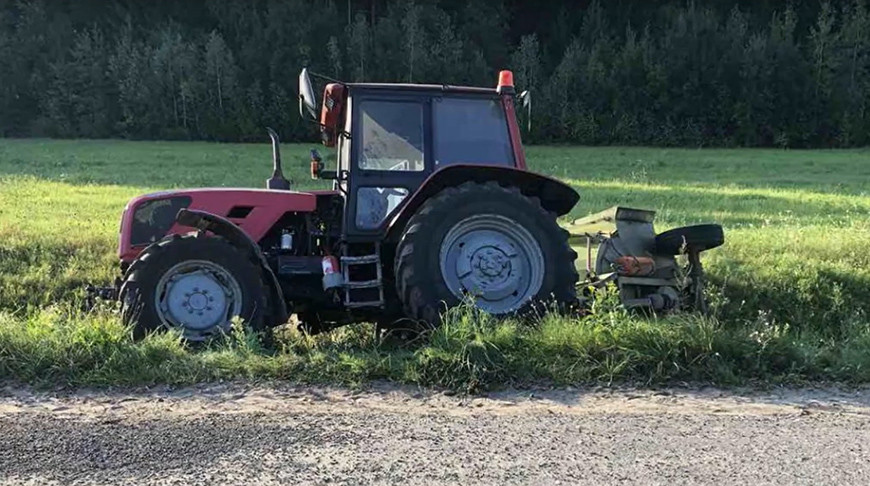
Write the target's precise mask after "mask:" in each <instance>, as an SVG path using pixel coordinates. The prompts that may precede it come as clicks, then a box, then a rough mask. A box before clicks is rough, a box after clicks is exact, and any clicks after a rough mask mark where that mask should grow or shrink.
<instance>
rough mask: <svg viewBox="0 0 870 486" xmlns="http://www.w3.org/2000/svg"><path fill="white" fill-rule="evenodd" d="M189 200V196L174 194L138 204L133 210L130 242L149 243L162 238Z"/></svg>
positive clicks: (137, 244) (136, 244)
mask: <svg viewBox="0 0 870 486" xmlns="http://www.w3.org/2000/svg"><path fill="white" fill-rule="evenodd" d="M190 201H191V199H190V197H189V196H176V197H170V198H166V199H154V200H151V201H145V202H144V203H142V204H140V205H139V206H138V207H136V209H135V210H134V212H133V227H132V228H131V231H130V244H131V245H133V246H141V245H149V244H151V243H154V242H155V241H158V240H160V239H161V238H163V236H164V235H166V232H167V231H169V228H172V225H173V224H174V223H175V215H176V214H178V211H179V210H181V209H184V208H186V207H188V206H190Z"/></svg>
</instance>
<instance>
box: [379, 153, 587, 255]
mask: <svg viewBox="0 0 870 486" xmlns="http://www.w3.org/2000/svg"><path fill="white" fill-rule="evenodd" d="M468 181H473V182H481V183H483V182H489V181H495V182H497V183H499V184H501V185H504V186H514V187H517V188H518V189H519V190H520V191H521V192H522V193H523V194H525V195H526V196H530V197H537V198H538V199H540V201H541V206H543V207H544V209H546V210H547V211H551V212H554V213H556V214H557V215H559V216H562V215H563V214H567V213H568V212H569V211H571V208H573V207H574V205H575V204H577V201H578V200H580V195H579V194H578V193H577V191H575V190H574V188H572V187H571V186H569V185H568V184H565V183H564V182H562V181H559V180H556V179H553V178H552V177H547V176H545V175H541V174H537V173H535V172H528V171H525V170H522V169H516V168H513V167H504V166H496V165H450V166H447V167H445V168H443V169H440V170H438V171H436V172H435V173H433V174H432V175H431V176H429V178H428V179H426V181H424V182H423V184H422V185H421V186H420V188H419V189H417V191H416V192H415V193H414V194H413V195H412V196H411V197H410V198H409V200H408V202H407V203H406V204H405V205H404V206H403V207H402V209H401V210H399V212H398V213H397V214H396V215H395V216H393V219H392V220H391V221H390V224H389V226H388V227H387V234H386V238H387V240H388V241H398V240H399V238H400V237H401V234H402V231H404V228H405V225H406V224H407V223H408V220H410V219H411V216H413V215H414V213H415V212H417V209H418V208H419V207H420V206H421V205H422V204H423V203H424V202H426V200H428V199H429V198H430V197H432V196H434V195H435V194H437V193H438V192H440V191H441V190H442V189H445V188H447V187H452V186H458V185H459V184H462V183H464V182H468Z"/></svg>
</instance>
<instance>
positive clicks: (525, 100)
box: [517, 90, 532, 133]
mask: <svg viewBox="0 0 870 486" xmlns="http://www.w3.org/2000/svg"><path fill="white" fill-rule="evenodd" d="M517 98H518V99H519V100H520V103H522V105H523V108H525V109H526V130H528V132H529V133H531V131H532V93H531V92H530V91H529V90H525V91H523V92H522V93H520V94H519V96H517Z"/></svg>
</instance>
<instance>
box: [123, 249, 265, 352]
mask: <svg viewBox="0 0 870 486" xmlns="http://www.w3.org/2000/svg"><path fill="white" fill-rule="evenodd" d="M267 296H268V293H267V291H266V288H265V285H264V281H263V277H262V272H261V270H260V268H259V266H258V265H257V263H255V262H252V261H251V259H250V258H249V257H248V255H246V254H245V253H244V252H242V251H241V250H239V249H238V248H236V247H235V246H233V245H232V244H230V243H229V242H228V241H227V240H225V239H223V238H219V237H207V236H205V235H187V236H178V235H172V236H168V237H166V238H164V239H163V240H161V241H159V242H157V243H154V244H152V245H151V246H149V247H148V248H146V249H145V250H144V251H143V252H142V253H141V254H140V255H139V257H138V258H137V259H136V261H134V262H133V264H132V265H131V266H130V268H129V269H128V270H127V272H126V274H125V275H124V282H123V284H122V285H121V291H120V294H119V298H120V300H121V316H122V320H123V322H124V323H125V324H127V325H130V326H131V327H132V328H133V336H134V338H136V339H140V338H142V337H144V336H145V335H147V334H148V333H150V332H154V331H157V330H166V329H175V330H177V331H179V332H181V334H182V336H183V337H184V338H185V339H186V340H188V341H192V342H198V341H204V340H206V339H208V338H209V337H211V336H215V335H218V334H221V333H225V332H227V331H229V329H230V327H231V325H232V320H233V319H234V318H236V317H238V318H240V319H242V321H243V322H244V323H245V324H247V325H248V326H250V327H251V328H253V329H254V330H258V331H259V330H261V329H262V328H263V325H264V322H265V321H266V314H267V313H268V310H267V309H268V297H267Z"/></svg>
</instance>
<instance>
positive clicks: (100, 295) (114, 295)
mask: <svg viewBox="0 0 870 486" xmlns="http://www.w3.org/2000/svg"><path fill="white" fill-rule="evenodd" d="M120 289H121V279H120V278H119V277H115V284H114V285H113V286H111V287H96V286H93V285H90V284H88V285H86V286H85V300H84V302H82V311H84V312H90V311H92V310H93V309H94V307H96V306H97V302H98V301H100V300H107V301H114V300H118V293H119V290H120Z"/></svg>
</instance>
